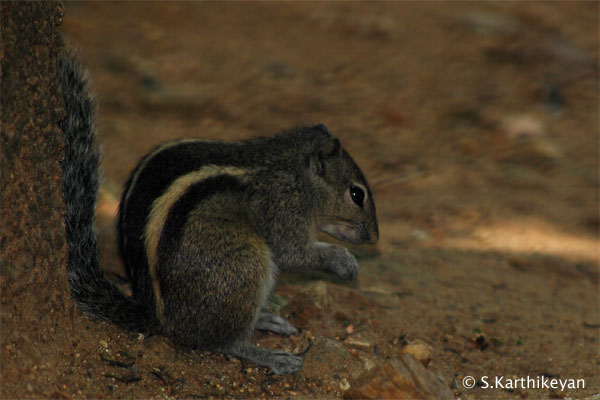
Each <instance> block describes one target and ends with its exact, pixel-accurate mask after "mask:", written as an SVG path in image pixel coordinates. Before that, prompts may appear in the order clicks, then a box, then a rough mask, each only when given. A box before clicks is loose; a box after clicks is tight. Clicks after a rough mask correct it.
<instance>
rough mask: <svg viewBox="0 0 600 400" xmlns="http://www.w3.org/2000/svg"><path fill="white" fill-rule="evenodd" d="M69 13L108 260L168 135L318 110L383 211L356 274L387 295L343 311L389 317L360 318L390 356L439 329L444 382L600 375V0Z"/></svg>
mask: <svg viewBox="0 0 600 400" xmlns="http://www.w3.org/2000/svg"><path fill="white" fill-rule="evenodd" d="M63 32H64V33H65V35H66V37H67V38H68V39H69V43H70V44H71V45H73V46H74V47H77V48H79V51H80V53H81V58H82V59H83V61H84V63H85V64H86V65H87V66H88V68H89V70H90V74H91V79H92V87H93V90H94V91H95V93H96V94H97V100H98V103H99V131H100V140H101V143H102V146H103V147H104V164H103V168H104V185H103V189H102V196H101V204H100V207H99V217H100V229H101V232H102V233H103V235H104V238H105V240H104V244H103V258H104V263H105V264H109V265H110V264H113V265H115V266H116V267H115V268H118V264H119V261H118V257H117V256H116V252H115V251H114V250H113V249H114V247H112V246H114V244H113V241H114V233H113V228H112V227H113V223H114V215H115V212H116V211H115V210H116V207H117V204H118V199H119V196H120V193H121V188H122V185H123V184H124V182H125V181H126V179H127V177H128V175H129V173H130V171H131V170H132V169H133V167H134V166H135V165H136V163H137V161H138V160H139V159H140V157H141V156H143V155H144V154H145V153H146V152H148V151H149V150H150V149H151V148H153V147H154V146H156V145H157V144H159V143H161V142H163V141H166V140H169V139H174V138H180V137H201V138H213V139H223V140H237V139H243V138H249V137H255V136H265V135H271V134H274V133H277V132H280V131H283V130H285V129H288V128H291V127H294V126H298V125H305V124H315V123H318V122H323V123H325V124H326V125H327V126H328V127H329V128H330V130H331V131H332V132H333V133H334V134H335V135H337V136H339V137H340V138H341V140H342V143H343V145H344V146H345V148H346V149H347V150H348V151H349V152H350V153H351V154H352V155H353V157H354V158H355V160H356V161H357V162H358V164H359V165H360V166H361V167H362V169H363V171H364V172H365V175H366V176H367V178H368V180H369V182H370V185H371V188H372V189H373V191H374V197H375V201H376V204H377V208H378V217H379V225H380V231H381V239H380V243H379V244H378V245H377V247H376V248H374V249H366V250H364V249H363V250H361V252H359V255H360V256H361V260H360V262H361V277H360V280H359V282H358V283H356V284H355V285H354V286H353V290H357V291H358V292H359V293H361V294H362V295H364V296H367V297H368V298H369V299H371V300H373V301H375V302H376V303H377V304H382V305H384V307H383V311H382V309H381V307H380V308H377V307H375V306H373V307H375V308H373V307H369V306H367V307H366V308H364V309H360V310H359V311H356V304H353V303H352V302H350V303H349V304H348V305H347V307H348V309H344V308H343V306H341V305H335V306H331V307H333V310H334V311H331V312H332V313H333V312H336V313H341V314H342V315H354V317H353V318H354V320H355V321H356V322H354V323H353V326H355V327H356V326H359V325H360V324H361V323H362V324H364V325H365V326H367V325H368V326H379V325H377V323H375V325H373V324H374V322H373V321H375V322H377V321H378V323H379V324H380V325H381V328H377V329H375V328H373V329H372V330H369V329H367V330H366V331H365V332H363V334H364V335H366V337H364V338H363V339H364V340H365V341H366V342H367V343H371V344H373V343H381V344H380V346H379V349H380V350H381V349H383V350H381V351H384V352H385V351H387V352H388V353H389V354H392V355H393V354H395V353H394V351H399V350H397V349H398V348H400V347H401V344H402V340H408V341H410V340H413V339H422V340H424V341H425V342H427V343H429V344H430V345H431V347H432V348H433V354H434V356H433V357H432V361H431V364H429V366H430V368H432V369H433V370H435V371H437V372H439V373H440V374H441V375H442V376H444V378H445V379H446V381H447V382H452V380H453V379H455V378H456V377H460V376H461V375H464V374H467V373H470V374H476V373H480V375H481V374H483V373H485V372H487V374H491V371H495V372H507V373H509V372H510V373H512V374H517V375H518V374H525V375H527V373H529V374H532V373H538V374H541V373H548V374H554V375H556V376H562V377H573V378H576V377H579V376H581V377H586V378H587V379H588V380H589V382H590V383H589V385H591V389H590V386H588V389H589V391H592V392H593V391H594V390H596V393H597V392H598V386H599V384H600V382H599V380H598V375H597V369H598V364H599V362H600V358H599V353H598V333H599V328H600V325H599V304H600V303H599V297H598V294H599V291H598V266H599V262H600V254H599V236H598V234H599V229H600V218H599V154H598V152H599V95H598V94H599V81H598V78H599V33H600V32H599V5H598V2H502V3H500V2H422V3H417V2H377V3H366V2H348V3H339V2H335V3H334V2H331V3H328V2H290V3H287V2H286V3H275V2H256V3H255V2H251V3H246V2H235V3H212V2H168V3H167V2H118V3H112V2H67V3H66V16H65V20H64V24H63ZM327 285H328V286H327V288H328V290H329V291H330V292H332V293H335V290H337V289H336V287H337V286H338V285H337V284H329V283H328V284H327ZM287 290H288V292H289V293H295V292H294V290H295V289H294V288H293V287H291V288H288V289H287ZM333 296H334V298H335V294H333ZM368 304H371V303H368ZM292 307H293V305H292ZM336 307H337V308H336ZM340 307H341V308H340ZM353 308H354V311H352V309H353ZM353 313H354V314H353ZM336 315H337V314H336ZM360 321H362V322H360ZM296 323H299V324H300V325H302V321H296ZM304 324H305V325H306V326H304V328H307V329H311V331H312V332H313V333H316V334H320V335H323V336H328V335H331V334H332V333H330V332H329V331H327V329H329V328H327V327H326V326H325V325H323V326H321V325H312V324H317V322H311V321H310V320H309V321H305V322H304ZM383 327H384V328H383ZM338 328H339V327H338ZM342 328H343V327H342ZM342 328H340V329H342ZM331 329H333V328H331ZM478 332H479V333H483V334H485V335H486V336H485V339H484V340H485V341H486V342H484V343H488V344H489V346H488V345H486V346H485V348H481V347H483V346H481V345H480V344H478V342H477V340H480V339H474V336H477V335H479V333H478ZM333 335H335V334H334V333H333ZM369 335H370V336H369ZM400 337H402V338H403V339H402V340H401V341H400V342H401V344H400V345H398V338H400ZM477 337H478V336H477ZM404 338H406V339H404ZM492 339H494V340H492ZM264 340H267V339H264ZM269 340H270V339H269ZM394 340H395V342H394ZM386 343H387V345H386ZM386 346H387V347H386ZM385 349H387V350H385ZM447 349H451V350H447ZM457 354H460V356H457ZM363 356H364V355H363ZM364 357H366V356H364ZM465 360H466V361H465ZM315 368H316V367H315ZM519 376H521V375H519ZM332 379H333V378H332ZM594 385H595V386H594ZM455 386H456V385H455ZM594 388H595V389H594ZM307 390H308V389H307ZM455 390H456V392H455V393H458V394H460V388H459V387H456V388H455ZM300 392H301V393H305V394H311V393H312V392H310V391H307V392H302V391H300ZM332 393H333V392H332ZM473 393H477V392H473ZM481 393H484V392H480V394H481ZM535 393H537V394H539V393H540V392H535ZM312 394H313V395H314V393H312ZM488 394H489V392H488ZM505 394H506V395H509V394H507V393H505ZM513 395H514V393H513Z"/></svg>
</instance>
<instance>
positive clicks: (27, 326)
mask: <svg viewBox="0 0 600 400" xmlns="http://www.w3.org/2000/svg"><path fill="white" fill-rule="evenodd" d="M0 7H1V18H2V23H1V26H2V28H1V29H2V47H1V50H0V52H1V53H0V58H1V64H2V70H1V73H0V74H1V75H0V78H1V82H2V87H1V104H2V115H1V123H2V125H1V131H0V145H1V156H0V163H1V164H0V173H1V196H2V197H1V220H0V222H1V232H0V256H1V269H0V287H1V297H0V299H1V307H2V313H1V334H0V341H1V348H0V349H1V350H0V354H1V362H2V368H0V369H1V373H0V374H1V375H0V376H1V378H2V379H1V381H2V384H1V385H0V386H2V389H1V393H0V397H2V398H7V397H13V396H14V395H17V393H18V394H19V395H23V392H22V391H15V389H16V388H17V387H19V386H21V388H23V387H24V386H25V385H28V387H29V385H30V383H28V382H27V378H26V377H27V375H25V374H26V369H27V368H31V367H32V366H31V365H27V364H28V363H29V362H27V360H31V359H36V358H37V359H40V360H44V361H46V357H49V355H48V353H47V351H48V350H47V349H46V348H47V347H48V345H49V344H50V343H52V341H53V340H54V338H55V336H59V332H58V331H59V329H60V327H58V329H57V331H56V332H55V330H54V328H48V327H57V326H58V325H59V324H61V322H60V321H64V320H65V318H66V315H68V312H67V311H68V309H69V305H70V304H71V303H70V296H69V292H68V285H67V277H66V257H67V247H66V241H65V229H64V203H63V199H62V179H61V178H62V170H61V165H60V163H61V160H62V159H63V146H64V139H63V134H62V132H61V130H60V129H59V127H58V124H57V123H58V121H59V120H60V119H61V118H62V116H63V113H64V110H63V104H62V94H61V92H60V88H59V86H58V82H57V79H56V59H57V55H58V53H59V51H60V50H61V48H62V46H63V42H62V38H61V36H60V34H59V32H58V31H57V26H58V25H60V24H61V22H62V17H63V9H62V5H61V4H60V3H58V2H21V1H15V2H12V1H10V2H8V1H2V3H1V5H0ZM63 325H64V324H63ZM50 347H51V346H50ZM50 357H51V356H50ZM30 389H32V388H31V387H30ZM29 392H30V393H38V394H39V392H38V391H34V390H30V391H29ZM11 394H12V395H11Z"/></svg>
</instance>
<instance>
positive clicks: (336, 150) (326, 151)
mask: <svg viewBox="0 0 600 400" xmlns="http://www.w3.org/2000/svg"><path fill="white" fill-rule="evenodd" d="M341 155H342V144H341V143H340V140H339V139H338V138H336V137H333V136H330V137H328V138H326V139H324V140H322V141H321V143H319V145H318V146H317V148H316V150H315V152H314V153H313V154H311V155H310V157H309V160H308V164H309V168H310V170H311V171H312V172H313V173H314V174H316V175H323V172H324V170H325V163H326V162H327V160H329V159H331V158H333V157H339V156H341Z"/></svg>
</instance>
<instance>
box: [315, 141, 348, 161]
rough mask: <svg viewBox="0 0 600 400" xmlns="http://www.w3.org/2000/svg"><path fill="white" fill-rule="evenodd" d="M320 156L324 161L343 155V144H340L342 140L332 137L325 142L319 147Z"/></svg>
mask: <svg viewBox="0 0 600 400" xmlns="http://www.w3.org/2000/svg"><path fill="white" fill-rule="evenodd" d="M318 155H319V158H320V159H322V160H325V159H328V158H331V157H339V156H340V155H342V144H341V143H340V139H338V138H336V137H333V136H330V137H328V138H327V139H325V140H323V141H322V142H321V144H320V145H319V150H318Z"/></svg>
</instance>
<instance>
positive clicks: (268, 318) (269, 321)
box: [254, 310, 298, 336]
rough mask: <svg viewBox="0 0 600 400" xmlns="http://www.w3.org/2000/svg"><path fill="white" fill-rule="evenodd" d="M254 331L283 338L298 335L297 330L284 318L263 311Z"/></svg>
mask: <svg viewBox="0 0 600 400" xmlns="http://www.w3.org/2000/svg"><path fill="white" fill-rule="evenodd" d="M254 329H259V330H261V331H269V332H274V333H278V334H280V335H285V336H291V335H295V334H297V333H298V329H296V328H295V327H294V326H293V325H292V324H290V323H289V322H288V321H286V320H285V319H284V318H281V317H280V316H278V315H275V314H271V313H270V312H268V311H264V310H263V311H261V312H260V315H259V316H258V320H257V321H256V325H255V326H254Z"/></svg>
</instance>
